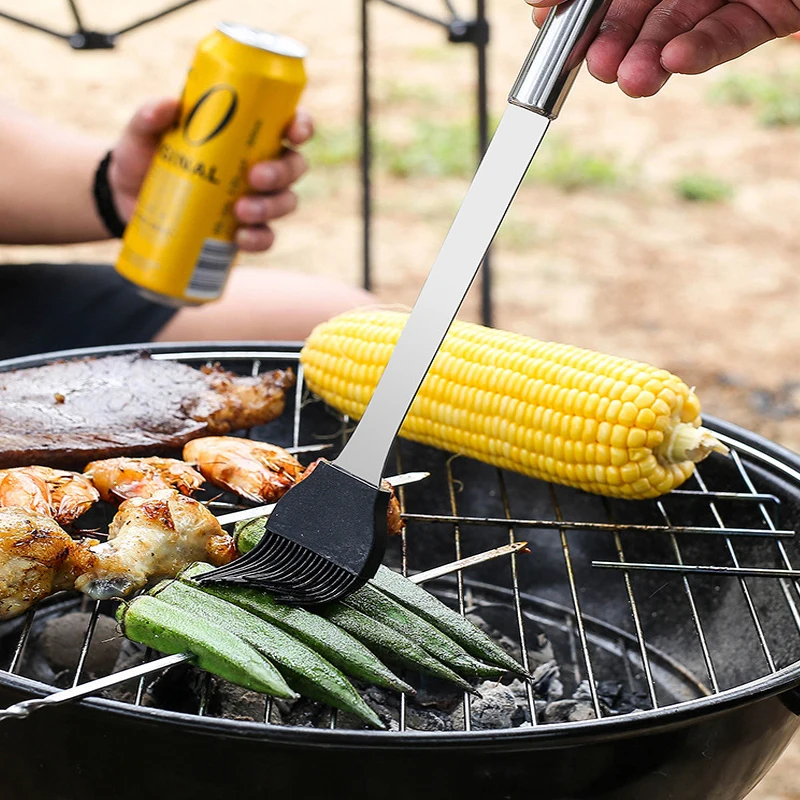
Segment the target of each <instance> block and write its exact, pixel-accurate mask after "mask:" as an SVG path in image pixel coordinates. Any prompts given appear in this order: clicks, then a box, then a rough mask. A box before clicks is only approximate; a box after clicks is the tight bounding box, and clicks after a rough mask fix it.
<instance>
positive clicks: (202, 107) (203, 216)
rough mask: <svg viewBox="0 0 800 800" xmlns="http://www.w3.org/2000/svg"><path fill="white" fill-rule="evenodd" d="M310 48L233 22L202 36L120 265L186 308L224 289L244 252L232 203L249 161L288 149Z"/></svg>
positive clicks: (150, 293)
mask: <svg viewBox="0 0 800 800" xmlns="http://www.w3.org/2000/svg"><path fill="white" fill-rule="evenodd" d="M305 54H306V50H305V48H304V47H303V46H302V45H301V44H300V43H299V42H296V41H295V40H294V39H290V38H288V37H286V36H280V35H277V34H272V33H267V32H265V31H261V30H257V29H256V28H252V27H249V26H246V25H240V24H234V23H227V22H223V23H220V24H219V25H218V26H217V29H216V30H215V31H214V32H213V33H212V34H211V35H210V36H208V37H206V38H205V39H204V40H203V41H202V42H200V45H199V47H198V49H197V53H196V55H195V59H194V63H193V64H192V66H191V69H190V70H189V75H188V77H187V80H186V85H185V87H184V90H183V96H182V99H181V114H180V120H179V122H178V124H177V125H176V126H175V127H174V128H172V129H171V130H169V131H168V132H167V133H166V134H165V135H164V136H163V137H162V139H161V142H160V144H159V147H158V150H157V152H156V155H155V157H154V158H153V163H152V164H151V166H150V169H149V171H148V173H147V176H146V177H145V180H144V183H143V184H142V189H141V192H140V193H139V197H138V201H137V205H136V209H135V210H134V212H133V216H132V217H131V219H130V221H129V223H128V226H127V228H126V229H125V236H124V238H123V243H122V250H121V252H120V255H119V259H118V260H117V264H116V268H117V271H118V272H119V273H120V274H121V275H123V276H124V277H125V278H127V279H128V280H130V281H132V282H133V283H134V284H136V285H137V286H138V287H139V290H140V292H141V293H142V294H143V295H145V296H146V297H149V298H150V299H152V300H156V301H157V302H160V303H166V304H168V305H177V306H183V305H199V304H201V303H206V302H208V301H210V300H216V299H217V298H218V297H219V296H220V295H221V294H222V292H223V290H224V288H225V282H226V280H227V278H228V274H229V272H230V268H231V266H232V265H233V262H234V259H235V257H236V246H235V245H234V243H233V237H234V233H235V231H236V227H237V223H236V220H235V218H234V216H233V206H234V204H235V202H236V201H237V200H238V199H239V198H240V197H241V196H242V195H244V194H246V193H247V190H248V184H247V172H248V170H249V168H250V167H251V166H252V165H253V164H254V163H256V162H257V161H262V160H265V159H270V158H275V157H276V156H278V155H279V154H280V152H281V149H282V147H283V133H284V131H285V130H286V127H287V125H288V124H289V122H290V121H291V119H292V117H293V116H294V112H295V109H296V107H297V102H298V100H299V98H300V94H301V92H302V91H303V87H304V86H305V69H304V66H303V59H304V58H305Z"/></svg>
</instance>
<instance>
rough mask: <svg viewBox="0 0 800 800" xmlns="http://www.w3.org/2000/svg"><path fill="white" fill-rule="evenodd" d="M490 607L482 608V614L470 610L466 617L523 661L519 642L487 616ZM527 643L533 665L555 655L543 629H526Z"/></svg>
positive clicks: (504, 648) (546, 660)
mask: <svg viewBox="0 0 800 800" xmlns="http://www.w3.org/2000/svg"><path fill="white" fill-rule="evenodd" d="M491 610H492V609H490V608H483V607H482V608H481V614H478V613H476V611H474V610H473V611H469V612H468V613H467V615H466V618H467V619H468V620H469V621H470V622H471V623H472V624H473V625H475V627H477V628H480V629H481V630H482V631H483V632H484V633H485V634H486V635H487V636H489V638H491V639H493V640H494V641H495V642H496V643H497V644H499V645H500V647H502V648H503V650H505V651H506V652H507V653H508V654H509V655H510V656H511V657H512V658H513V659H515V660H517V661H519V662H520V663H521V662H522V649H521V647H520V645H519V643H518V642H517V641H516V640H515V639H512V638H511V637H509V636H506V634H505V633H503V632H502V631H501V630H499V629H498V628H496V627H495V626H494V625H493V624H492V623H491V622H490V621H489V620H488V619H487V618H488V616H489V612H490V611H491ZM525 638H526V644H527V646H528V663H529V664H530V666H531V667H534V668H535V667H536V666H538V665H539V664H544V663H547V662H548V661H552V660H553V659H554V658H555V656H554V653H553V646H552V644H551V643H550V640H549V639H548V638H547V634H546V633H545V632H544V631H541V630H535V631H526V637H525Z"/></svg>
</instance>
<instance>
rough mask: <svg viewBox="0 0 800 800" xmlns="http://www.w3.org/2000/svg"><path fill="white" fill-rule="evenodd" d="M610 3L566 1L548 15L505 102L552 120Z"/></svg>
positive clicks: (602, 0)
mask: <svg viewBox="0 0 800 800" xmlns="http://www.w3.org/2000/svg"><path fill="white" fill-rule="evenodd" d="M610 4H611V0H570V2H568V3H564V4H563V5H559V6H556V7H555V8H554V9H553V10H552V11H551V12H550V13H549V14H548V15H547V19H546V20H545V23H544V25H542V29H541V30H540V31H539V34H538V35H537V37H536V39H535V40H534V42H533V46H532V47H531V49H530V52H529V53H528V56H527V58H526V59H525V62H524V63H523V65H522V69H521V70H520V73H519V75H518V76H517V79H516V81H515V82H514V85H513V86H512V87H511V93H510V94H509V96H508V102H509V103H513V104H514V105H517V106H522V107H523V108H527V109H529V110H530V111H535V112H536V113H537V114H542V115H543V116H545V117H549V118H550V119H555V118H556V117H557V116H558V112H559V111H560V110H561V106H562V104H563V103H564V100H565V99H566V97H567V94H568V93H569V90H570V88H571V87H572V83H573V81H574V80H575V78H576V76H577V74H578V70H579V69H580V68H581V64H582V63H583V59H584V58H585V57H586V51H587V50H588V49H589V45H590V44H591V42H592V40H593V39H594V37H595V36H596V35H597V31H598V30H599V29H600V23H601V22H602V21H603V17H605V15H606V11H608V7H609V5H610Z"/></svg>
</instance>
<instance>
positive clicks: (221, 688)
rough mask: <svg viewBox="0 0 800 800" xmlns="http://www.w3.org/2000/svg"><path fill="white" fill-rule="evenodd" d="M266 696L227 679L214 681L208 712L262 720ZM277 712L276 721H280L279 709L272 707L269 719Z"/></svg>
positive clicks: (214, 714) (246, 720)
mask: <svg viewBox="0 0 800 800" xmlns="http://www.w3.org/2000/svg"><path fill="white" fill-rule="evenodd" d="M266 700H267V698H266V697H265V696H264V695H263V694H259V693H258V692H253V691H251V690H250V689H245V688H243V687H241V686H236V685H235V684H233V683H229V682H228V681H221V680H218V681H216V682H215V687H214V693H213V696H212V699H211V701H210V703H209V713H210V714H211V715H213V716H219V717H225V718H226V719H237V720H242V721H245V722H263V721H264V709H265V708H266ZM276 713H277V714H278V720H276V721H277V722H279V723H280V722H281V721H282V717H281V715H280V711H278V710H277V709H273V711H272V717H271V719H274V717H275V714H276Z"/></svg>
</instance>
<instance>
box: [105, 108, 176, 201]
mask: <svg viewBox="0 0 800 800" xmlns="http://www.w3.org/2000/svg"><path fill="white" fill-rule="evenodd" d="M179 112H180V102H179V101H178V100H175V99H173V98H163V99H161V100H154V101H152V102H150V103H147V104H145V105H143V106H142V107H141V108H139V109H138V110H137V111H136V113H135V114H134V115H133V117H131V120H130V122H128V124H127V125H126V126H125V129H124V130H123V132H122V135H121V136H120V138H119V140H118V141H117V143H116V144H115V145H114V156H113V158H112V159H111V166H110V168H109V180H110V182H111V184H112V189H113V191H114V193H115V199H116V200H117V202H118V204H119V203H121V204H122V205H123V206H125V207H126V208H127V206H129V205H131V198H129V197H128V198H125V196H126V195H131V194H133V195H135V194H136V193H137V192H138V190H139V187H140V186H141V184H142V181H143V180H144V176H145V173H146V172H147V169H148V167H149V166H150V161H151V160H152V158H153V153H154V152H155V149H156V147H157V146H158V141H159V139H160V138H161V134H162V133H163V132H164V131H165V130H166V129H167V128H169V126H170V125H172V124H173V123H174V122H175V120H176V119H177V118H178V114H179Z"/></svg>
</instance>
